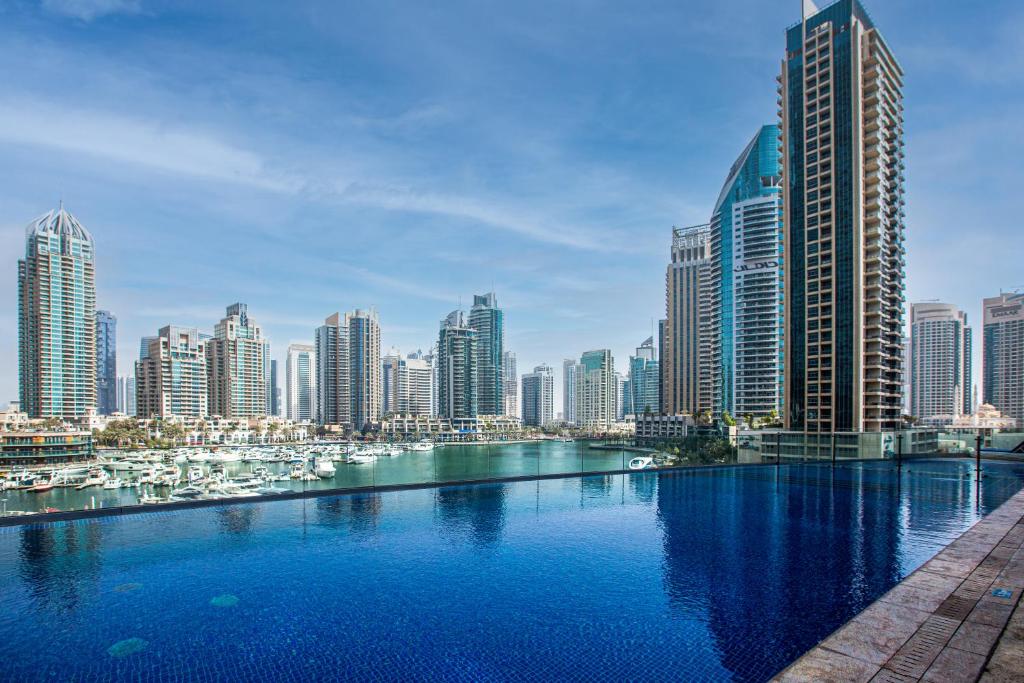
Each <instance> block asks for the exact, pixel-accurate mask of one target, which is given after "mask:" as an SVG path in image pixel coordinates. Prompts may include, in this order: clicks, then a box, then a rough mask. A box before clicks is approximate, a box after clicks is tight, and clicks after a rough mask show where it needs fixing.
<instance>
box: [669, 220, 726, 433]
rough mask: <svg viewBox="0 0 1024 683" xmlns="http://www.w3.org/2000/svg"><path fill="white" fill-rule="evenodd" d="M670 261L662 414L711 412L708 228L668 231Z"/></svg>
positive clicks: (711, 283) (711, 292)
mask: <svg viewBox="0 0 1024 683" xmlns="http://www.w3.org/2000/svg"><path fill="white" fill-rule="evenodd" d="M671 255H672V262H671V263H670V264H669V266H668V272H667V274H666V282H665V284H666V297H665V298H666V314H667V315H666V323H665V355H664V356H662V359H661V362H662V363H663V364H664V394H665V404H664V406H663V410H664V412H665V413H666V414H668V415H675V414H679V413H688V414H690V415H696V414H697V413H698V412H701V411H704V410H711V408H712V405H711V404H712V398H713V397H712V388H713V370H712V358H711V351H712V349H711V346H712V341H713V336H712V329H711V321H712V308H711V304H712V294H713V291H714V288H713V282H712V270H711V229H710V226H709V225H706V224H705V225H697V226H693V227H689V228H673V230H672V252H671Z"/></svg>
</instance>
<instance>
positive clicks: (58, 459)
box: [0, 430, 93, 467]
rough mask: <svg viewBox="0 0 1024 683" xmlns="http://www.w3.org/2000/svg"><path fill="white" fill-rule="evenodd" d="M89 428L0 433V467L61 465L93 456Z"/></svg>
mask: <svg viewBox="0 0 1024 683" xmlns="http://www.w3.org/2000/svg"><path fill="white" fill-rule="evenodd" d="M92 454H93V445H92V433H91V432H88V431H84V430H83V431H73V432H64V431H17V432H3V433H0V466H2V467H16V466H23V465H60V464H63V463H67V462H74V461H77V460H88V459H89V458H91V457H92Z"/></svg>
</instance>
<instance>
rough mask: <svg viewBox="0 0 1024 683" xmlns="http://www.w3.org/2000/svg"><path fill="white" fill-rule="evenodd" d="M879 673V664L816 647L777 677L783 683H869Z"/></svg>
mask: <svg viewBox="0 0 1024 683" xmlns="http://www.w3.org/2000/svg"><path fill="white" fill-rule="evenodd" d="M876 673H878V666H876V665H874V664H871V663H869V662H865V661H861V660H859V659H854V658H853V657H848V656H846V655H844V654H841V653H839V652H833V651H831V650H826V649H825V648H823V647H816V648H814V649H813V650H811V651H810V652H808V653H807V654H806V655H804V656H803V657H801V658H800V659H798V660H797V661H796V663H795V664H793V665H792V666H790V667H789V668H788V669H786V670H785V671H783V672H782V673H781V674H779V675H778V677H776V679H775V680H776V681H781V682H783V683H806V682H807V681H821V682H822V683H857V682H863V683H867V681H870V680H871V678H872V677H873V676H874V675H875V674H876Z"/></svg>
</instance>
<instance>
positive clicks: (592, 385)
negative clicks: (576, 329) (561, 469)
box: [576, 349, 618, 431]
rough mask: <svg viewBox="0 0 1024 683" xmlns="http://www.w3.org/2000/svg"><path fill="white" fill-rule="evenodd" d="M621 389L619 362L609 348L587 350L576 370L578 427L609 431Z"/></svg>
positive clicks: (613, 420)
mask: <svg viewBox="0 0 1024 683" xmlns="http://www.w3.org/2000/svg"><path fill="white" fill-rule="evenodd" d="M617 390H618V384H617V379H616V375H615V361H614V360H613V358H612V352H611V351H609V350H608V349H598V350H595V351H587V352H586V353H584V354H583V355H582V356H581V357H580V363H579V366H578V367H577V369H576V424H577V425H579V426H580V427H583V428H584V429H590V430H595V431H606V430H608V429H609V428H610V427H611V426H612V424H613V423H614V422H615V417H616V416H615V409H616V399H615V394H616V391H617Z"/></svg>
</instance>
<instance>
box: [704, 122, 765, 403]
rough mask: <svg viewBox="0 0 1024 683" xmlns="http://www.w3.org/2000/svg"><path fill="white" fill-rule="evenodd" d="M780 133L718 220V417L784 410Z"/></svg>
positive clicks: (732, 173) (724, 201)
mask: <svg viewBox="0 0 1024 683" xmlns="http://www.w3.org/2000/svg"><path fill="white" fill-rule="evenodd" d="M778 147H779V127H778V126H776V125H767V126H762V127H761V128H760V129H759V130H758V132H757V133H756V134H755V135H754V137H753V138H752V139H751V140H750V142H749V143H747V146H746V147H745V148H744V149H743V152H742V153H741V154H740V156H739V158H737V159H736V161H735V162H734V163H733V165H732V167H731V168H730V169H729V174H728V177H727V178H726V181H725V183H724V184H723V185H722V190H721V192H720V193H719V195H718V199H717V201H716V202H715V208H714V211H713V212H712V215H711V222H710V226H711V227H710V232H711V266H710V285H709V287H710V289H711V311H712V313H711V337H712V339H711V356H710V370H711V375H712V403H711V410H712V413H714V414H716V415H720V414H721V413H722V412H724V411H728V412H730V413H731V414H733V415H739V416H745V415H752V416H754V417H765V416H767V415H768V414H769V413H771V412H772V411H776V412H778V411H779V410H780V409H781V402H782V382H783V369H782V368H783V363H782V361H783V358H782V339H783V334H782V330H783V317H782V312H781V308H782V302H783V296H782V245H781V230H782V205H781V202H780V191H781V188H780V182H781V180H780V175H779V173H780V171H779V159H780V154H779V149H778Z"/></svg>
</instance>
